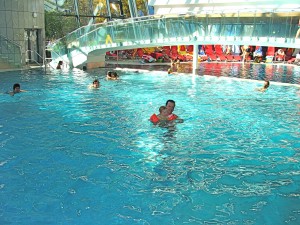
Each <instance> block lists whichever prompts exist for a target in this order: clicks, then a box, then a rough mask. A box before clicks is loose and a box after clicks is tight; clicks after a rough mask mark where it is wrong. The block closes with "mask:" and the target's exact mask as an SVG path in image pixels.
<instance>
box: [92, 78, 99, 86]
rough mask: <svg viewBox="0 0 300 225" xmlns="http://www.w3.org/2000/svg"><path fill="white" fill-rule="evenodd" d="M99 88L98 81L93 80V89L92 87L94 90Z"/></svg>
mask: <svg viewBox="0 0 300 225" xmlns="http://www.w3.org/2000/svg"><path fill="white" fill-rule="evenodd" d="M99 86H100V83H99V81H98V80H97V79H95V80H94V81H93V87H94V88H98V87H99Z"/></svg>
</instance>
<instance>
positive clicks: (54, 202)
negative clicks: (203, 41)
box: [0, 66, 300, 225]
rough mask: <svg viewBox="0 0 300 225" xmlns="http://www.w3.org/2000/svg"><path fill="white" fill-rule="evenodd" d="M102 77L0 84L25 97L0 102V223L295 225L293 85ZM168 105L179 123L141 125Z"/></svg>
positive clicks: (15, 76) (297, 162) (299, 175)
mask: <svg viewBox="0 0 300 225" xmlns="http://www.w3.org/2000/svg"><path fill="white" fill-rule="evenodd" d="M233 70H236V71H237V72H238V71H240V68H239V67H238V66H237V67H234V66H233ZM283 70H284V69H283ZM292 72H293V73H292V74H291V75H289V76H290V77H292V78H291V79H292V80H293V82H290V83H294V84H297V81H298V80H299V69H298V68H297V67H294V69H293V71H292ZM104 74H105V70H104V69H99V70H95V71H90V72H83V71H80V70H72V71H70V72H58V71H53V72H47V73H46V74H44V73H43V72H42V71H27V72H26V71H25V72H10V73H1V74H0V90H1V92H4V91H7V90H9V89H11V86H12V84H13V83H15V82H19V83H21V87H22V89H25V90H27V91H28V92H25V93H21V94H17V95H15V96H13V97H11V96H9V95H7V94H1V95H0V224H122V225H123V224H128V225H132V224H145V225H146V224H151V225H153V224H154V225H156V224H163V225H169V224H272V225H273V224H299V223H300V198H299V197H300V135H299V134H300V130H299V118H300V114H299V113H300V108H299V107H300V96H299V95H300V93H299V86H297V85H287V84H282V83H279V82H276V77H275V76H274V77H273V78H274V79H273V80H272V79H271V86H270V88H269V90H268V91H267V92H265V93H260V92H257V91H255V90H254V89H255V88H257V87H261V86H262V84H263V82H262V81H261V79H264V77H263V75H264V73H260V74H261V76H262V77H253V79H254V80H250V79H240V78H232V77H228V76H227V75H226V74H225V75H224V76H220V75H218V76H191V75H189V74H185V75H177V76H174V75H172V76H168V75H166V73H164V72H159V71H153V72H142V73H134V72H132V71H119V74H120V77H121V79H120V80H119V81H106V80H105V79H104ZM251 74H253V71H249V74H247V77H246V78H249V77H251ZM252 76H254V75H252ZM284 76H285V74H282V76H281V77H284ZM94 78H99V79H100V82H101V87H100V89H99V90H90V89H88V88H87V87H88V85H89V84H91V82H92V81H93V79H94ZM255 79H257V80H255ZM167 99H174V100H175V101H176V108H175V111H174V112H175V113H176V114H177V115H179V116H180V117H181V118H183V119H184V123H181V124H176V125H175V127H173V128H170V129H168V128H161V127H156V126H154V125H152V124H150V122H149V117H150V115H151V114H153V113H157V112H158V108H159V106H161V105H164V104H165V102H166V100H167Z"/></svg>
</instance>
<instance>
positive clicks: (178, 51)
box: [107, 45, 294, 63]
mask: <svg viewBox="0 0 300 225" xmlns="http://www.w3.org/2000/svg"><path fill="white" fill-rule="evenodd" d="M193 48H194V46H193V45H187V46H185V45H179V46H163V47H160V48H138V49H132V50H126V51H119V54H116V53H113V52H107V57H109V58H111V57H112V58H116V57H118V58H127V59H128V58H129V59H135V58H139V59H142V60H146V61H149V62H153V61H160V62H162V61H171V60H177V59H179V60H180V61H192V60H193V50H194V49H193ZM265 49H266V52H263V51H262V47H261V46H256V47H255V46H252V47H251V46H249V54H247V55H240V54H238V53H237V54H234V53H232V52H230V53H227V54H226V53H224V51H223V48H222V46H221V45H202V46H201V48H200V49H199V51H198V52H199V55H198V56H199V57H198V60H199V61H224V62H225V61H228V62H231V61H242V60H243V58H244V57H245V59H244V60H245V61H251V60H254V61H256V59H258V62H261V61H262V60H265V61H266V62H273V61H282V62H288V63H289V62H292V60H293V57H292V54H293V50H294V49H290V48H289V49H284V48H282V49H276V48H275V47H265V48H264V50H265ZM121 53H122V54H121ZM242 54H243V53H242ZM259 54H260V55H259ZM152 58H153V60H152ZM148 59H150V60H148Z"/></svg>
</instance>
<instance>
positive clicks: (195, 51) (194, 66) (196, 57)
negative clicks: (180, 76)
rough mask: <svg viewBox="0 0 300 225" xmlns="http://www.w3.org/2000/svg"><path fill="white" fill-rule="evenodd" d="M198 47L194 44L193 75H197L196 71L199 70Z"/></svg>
mask: <svg viewBox="0 0 300 225" xmlns="http://www.w3.org/2000/svg"><path fill="white" fill-rule="evenodd" d="M198 68H199V67H198V45H195V44H194V51H193V75H196V71H197V69H198Z"/></svg>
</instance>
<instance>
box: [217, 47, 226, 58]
mask: <svg viewBox="0 0 300 225" xmlns="http://www.w3.org/2000/svg"><path fill="white" fill-rule="evenodd" d="M215 51H216V55H217V56H218V57H219V59H220V60H221V61H226V60H227V58H226V56H225V54H224V53H223V49H222V46H221V45H215Z"/></svg>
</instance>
